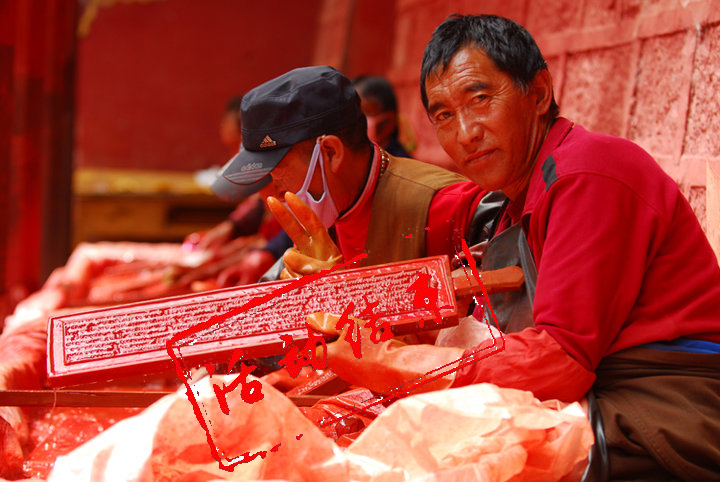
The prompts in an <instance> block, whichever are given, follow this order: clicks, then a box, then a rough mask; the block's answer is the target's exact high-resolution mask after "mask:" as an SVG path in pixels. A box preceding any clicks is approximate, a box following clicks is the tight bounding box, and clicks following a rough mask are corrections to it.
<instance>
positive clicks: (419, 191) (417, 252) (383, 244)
mask: <svg viewBox="0 0 720 482" xmlns="http://www.w3.org/2000/svg"><path fill="white" fill-rule="evenodd" d="M467 180H468V179H467V178H465V177H463V176H461V175H460V174H457V173H454V172H450V171H447V170H445V169H443V168H441V167H438V166H435V165H432V164H428V163H425V162H420V161H416V160H414V159H407V158H402V157H393V156H390V162H389V164H388V167H387V170H386V171H385V172H384V173H383V174H382V176H381V177H380V179H378V182H377V187H376V189H375V195H374V198H373V204H372V211H371V214H370V225H369V228H368V235H367V239H366V240H365V252H366V253H367V254H368V257H367V258H365V259H364V260H363V263H362V264H363V266H372V265H376V264H382V263H390V262H393V261H403V260H407V259H415V258H422V257H423V256H426V253H425V228H426V227H427V220H428V212H429V210H430V202H431V201H432V198H433V196H435V193H436V192H437V191H438V190H440V189H442V188H444V187H445V186H449V185H451V184H456V183H458V182H464V181H467Z"/></svg>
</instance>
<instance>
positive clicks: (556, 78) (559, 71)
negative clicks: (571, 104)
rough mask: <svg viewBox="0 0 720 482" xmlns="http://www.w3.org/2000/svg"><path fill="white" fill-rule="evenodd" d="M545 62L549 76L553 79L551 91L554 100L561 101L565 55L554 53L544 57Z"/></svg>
mask: <svg viewBox="0 0 720 482" xmlns="http://www.w3.org/2000/svg"><path fill="white" fill-rule="evenodd" d="M545 62H547V66H548V70H549V71H550V76H552V80H553V92H554V94H555V102H557V103H558V104H561V103H562V89H563V82H564V80H565V56H561V55H556V56H554V57H548V58H546V59H545Z"/></svg>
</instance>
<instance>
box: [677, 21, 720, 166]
mask: <svg viewBox="0 0 720 482" xmlns="http://www.w3.org/2000/svg"><path fill="white" fill-rule="evenodd" d="M719 65H720V26H717V25H716V26H714V27H711V28H708V29H706V30H704V31H703V32H702V37H701V38H700V40H699V43H698V46H697V49H696V51H695V65H694V72H693V76H692V84H693V89H692V97H691V100H690V112H689V117H688V122H687V134H686V137H685V152H686V153H688V154H693V155H706V156H713V157H720V99H718V92H720V70H718V66H719Z"/></svg>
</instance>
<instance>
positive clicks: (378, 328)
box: [358, 296, 393, 345]
mask: <svg viewBox="0 0 720 482" xmlns="http://www.w3.org/2000/svg"><path fill="white" fill-rule="evenodd" d="M363 300H365V305H366V306H365V309H364V310H363V311H362V312H361V313H360V316H358V318H360V319H361V320H367V323H365V324H364V325H363V328H368V329H370V330H372V331H371V333H370V339H371V340H372V342H373V343H375V344H376V345H377V344H378V343H380V342H381V341H385V340H389V339H391V338H393V333H392V331H391V330H390V322H388V321H387V320H385V321H383V322H380V323H378V322H379V321H380V320H381V319H382V315H381V314H380V313H375V311H374V309H375V308H377V306H378V304H380V303H379V302H377V301H374V302H372V303H371V302H369V301H368V300H367V297H366V296H363Z"/></svg>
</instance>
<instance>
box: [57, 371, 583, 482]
mask: <svg viewBox="0 0 720 482" xmlns="http://www.w3.org/2000/svg"><path fill="white" fill-rule="evenodd" d="M231 378H232V376H223V377H217V376H216V377H212V378H210V377H206V378H204V379H202V380H200V381H198V382H197V383H196V384H195V385H193V391H194V392H195V393H196V395H197V397H198V399H199V400H201V401H202V402H203V408H202V409H201V411H204V412H203V413H206V415H207V416H208V420H211V421H212V427H213V430H214V432H213V433H214V434H215V436H214V437H213V440H214V442H215V443H217V444H218V445H217V446H218V447H219V448H220V447H222V450H224V452H225V454H237V455H239V454H240V453H245V452H249V453H251V454H252V453H255V452H258V451H265V452H266V457H264V458H261V457H257V458H255V459H254V460H253V461H252V462H249V463H245V464H240V465H238V466H237V467H236V468H235V469H234V471H233V472H226V471H223V470H221V469H220V468H219V467H218V462H217V461H216V460H214V459H213V458H212V456H211V455H210V450H209V446H208V440H207V437H206V434H205V432H204V431H203V430H202V429H201V428H200V425H199V423H198V421H197V420H196V419H195V414H194V413H193V410H192V407H191V405H190V403H189V402H188V400H187V398H186V397H185V395H184V394H182V393H181V392H178V393H176V394H174V395H170V396H167V397H164V398H163V399H161V400H160V401H158V402H157V403H156V404H154V405H153V406H151V407H150V408H149V409H147V410H146V411H145V412H143V413H142V414H140V415H138V416H136V417H132V418H129V419H126V420H124V421H122V422H120V423H118V424H117V425H115V426H114V427H112V428H110V429H109V430H107V431H105V432H104V433H102V434H100V435H99V436H98V437H96V438H95V439H93V440H92V441H90V442H89V443H87V444H85V445H84V446H82V447H80V448H78V449H76V450H75V451H74V452H72V453H71V454H69V455H67V456H65V457H60V458H58V460H57V461H56V465H55V469H54V470H53V472H52V473H51V475H50V478H49V480H50V481H64V480H77V481H90V480H92V481H109V480H138V481H151V480H184V481H201V480H202V481H206V480H270V479H272V480H337V481H346V480H347V481H349V480H353V481H381V480H382V481H406V480H417V479H419V478H423V479H425V480H453V481H454V480H473V481H474V480H484V481H494V482H500V481H525V480H527V481H531V480H533V481H534V480H579V479H580V477H581V476H582V473H583V471H584V468H585V465H586V463H587V455H588V452H589V449H590V447H591V445H592V443H593V434H592V430H591V428H590V425H589V423H588V421H587V418H586V416H585V413H584V411H583V409H582V408H581V406H580V405H579V404H578V403H573V404H570V405H566V404H562V403H560V402H557V401H547V402H540V401H538V400H537V399H535V398H534V397H533V395H532V393H530V392H525V391H520V390H514V389H504V388H499V387H497V386H495V385H491V384H479V385H473V386H468V387H463V388H457V389H450V390H442V391H438V392H430V393H424V394H419V395H415V396H411V397H408V398H405V399H402V400H399V401H397V402H395V403H394V404H393V405H391V406H390V407H389V408H388V409H386V410H384V411H383V412H382V413H381V414H379V415H378V417H377V418H376V419H375V420H374V421H372V422H371V423H370V424H369V425H368V426H367V427H366V428H365V429H364V431H363V432H362V433H361V434H360V436H359V437H357V440H355V441H354V442H352V443H350V444H349V447H348V448H347V450H345V452H342V451H341V450H340V448H339V446H338V444H336V443H335V442H333V441H332V440H331V439H330V438H328V437H326V436H325V435H323V433H322V432H321V431H320V430H318V429H317V428H316V427H315V426H314V424H313V423H312V422H311V421H310V420H308V419H307V418H306V417H305V416H303V414H302V412H301V410H299V409H298V408H297V407H295V406H294V405H293V404H292V402H290V400H289V399H288V398H287V397H285V396H284V395H282V394H281V393H280V392H278V391H277V390H275V389H274V388H272V387H271V386H270V385H268V384H266V383H264V384H263V385H262V392H263V394H264V395H265V398H263V400H261V401H259V402H256V403H253V404H248V403H245V402H244V401H243V400H242V399H241V397H240V394H239V393H238V391H239V390H236V391H234V392H231V393H229V394H228V396H227V400H228V406H229V415H228V416H224V417H223V416H222V414H221V413H220V410H219V408H218V407H217V403H216V402H215V401H214V393H213V390H212V388H211V383H218V382H225V383H229V381H230V380H231ZM356 393H357V394H358V395H359V394H360V393H361V392H360V391H358V392H356ZM359 396H360V398H363V399H364V396H365V394H362V395H359ZM335 399H336V400H337V397H335ZM316 408H319V407H316ZM300 433H302V434H303V435H302V437H300V438H299V439H298V438H297V435H298V434H300ZM278 444H280V445H279V446H278ZM273 447H277V450H276V451H275V452H273V451H272V449H273Z"/></svg>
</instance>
